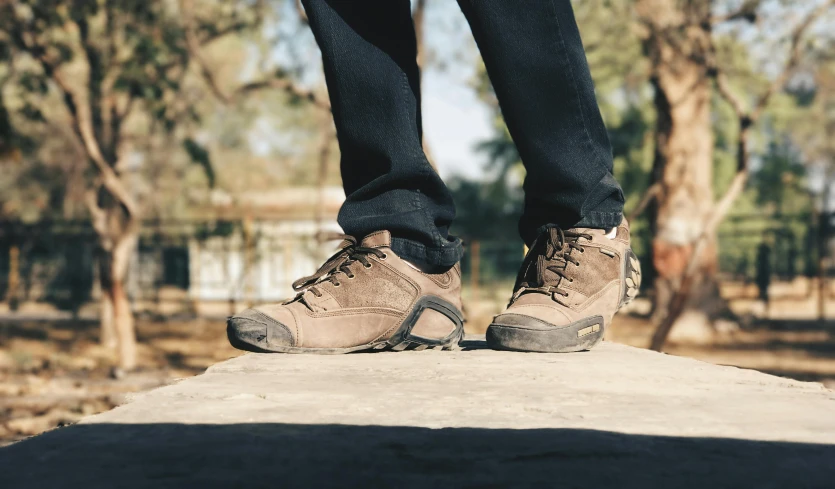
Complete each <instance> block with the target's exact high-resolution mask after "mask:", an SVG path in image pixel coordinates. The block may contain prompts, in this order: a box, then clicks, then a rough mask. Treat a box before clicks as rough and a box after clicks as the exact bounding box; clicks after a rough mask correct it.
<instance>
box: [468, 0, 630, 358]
mask: <svg viewBox="0 0 835 489" xmlns="http://www.w3.org/2000/svg"><path fill="white" fill-rule="evenodd" d="M459 4H460V5H461V8H462V10H463V11H464V14H465V15H466V16H467V19H468V20H469V22H470V26H471V27H472V30H473V35H474V36H475V39H476V42H477V43H478V46H479V48H480V49H481V54H482V57H483V58H484V64H485V66H486V67H487V73H488V74H489V75H490V80H491V81H492V82H493V87H494V88H495V90H496V95H497V96H498V99H499V103H500V104H501V108H502V113H503V115H504V118H505V121H506V122H507V127H508V129H509V130H510V134H511V136H513V140H514V141H515V142H516V146H517V147H518V149H519V154H520V155H521V157H522V162H523V163H524V164H525V168H526V169H527V172H528V175H527V177H526V179H525V210H524V213H523V215H522V219H521V220H520V223H519V231H520V234H521V235H522V239H524V240H525V243H527V244H528V246H530V250H529V251H528V254H527V256H526V257H525V260H524V262H523V264H522V267H521V269H520V271H519V275H518V277H517V280H516V285H515V287H514V291H513V296H512V297H511V300H510V303H509V304H508V307H507V308H506V309H505V311H504V312H503V313H502V314H499V315H498V316H496V317H495V318H494V319H493V322H492V323H491V324H490V326H489V327H488V329H487V342H488V344H489V345H490V346H492V347H494V348H499V349H510V350H524V351H541V352H571V351H579V350H585V349H589V348H591V347H592V346H594V345H595V344H597V343H598V342H599V341H600V340H601V339H602V338H603V334H604V331H605V327H606V326H607V325H608V324H609V323H610V321H611V319H612V316H613V315H614V314H615V312H616V311H617V310H618V309H619V308H620V307H621V306H623V305H624V304H626V303H628V302H629V301H631V300H632V299H633V298H634V297H635V294H636V293H637V290H638V288H639V287H640V278H641V277H640V268H639V266H638V261H637V259H636V258H635V255H634V253H632V250H631V249H630V238H629V226H628V224H627V223H626V222H625V221H623V217H622V214H623V191H622V190H621V188H620V186H619V185H618V183H617V181H615V178H614V176H613V175H612V152H611V147H610V145H609V138H608V136H607V134H606V128H605V127H604V126H603V120H602V118H601V116H600V111H599V109H598V107H597V101H596V100H595V96H594V86H593V84H592V80H591V74H590V73H589V67H588V63H587V62H586V57H585V53H584V52H583V45H582V42H581V41H580V33H579V31H578V29H577V25H576V22H575V20H574V13H573V12H572V10H571V2H570V0H515V1H513V2H509V1H506V0H459ZM612 228H616V229H612ZM610 230H611V231H610Z"/></svg>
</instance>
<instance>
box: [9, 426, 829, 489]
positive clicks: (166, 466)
mask: <svg viewBox="0 0 835 489" xmlns="http://www.w3.org/2000/svg"><path fill="white" fill-rule="evenodd" d="M834 460H835V446H833V445H815V444H805V443H788V442H759V441H750V440H735V439H725V438H683V437H681V438H680V437H666V436H647V435H628V434H621V433H613V432H605V431H594V430H576V429H530V430H510V429H481V428H446V429H438V430H433V429H428V428H412V427H385V426H346V425H293V424H232V425H198V424H195V425H187V424H138V425H126V424H89V425H75V426H71V427H67V428H62V429H59V430H56V431H52V432H49V433H46V434H44V435H41V436H38V437H36V438H31V439H28V440H25V441H22V442H19V443H17V444H14V445H11V446H9V447H6V448H2V449H0V486H1V487H3V488H5V489H18V488H41V487H43V488H47V487H48V488H83V489H95V488H113V487H119V488H140V487H142V488H145V487H151V488H169V487H177V488H181V487H189V488H191V487H195V488H214V487H247V488H249V487H258V488H260V487H264V488H271V489H273V488H287V487H291V488H293V487H398V488H400V487H472V488H487V487H559V488H569V487H589V488H601V487H617V488H633V487H635V488H638V487H640V488H642V489H646V488H653V487H663V488H690V487H692V488H705V487H707V488H710V489H717V488H726V487H727V488H743V487H757V488H783V487H785V488H812V487H815V488H817V487H820V488H823V487H828V488H831V487H833V484H835V464H834V463H833V461H834Z"/></svg>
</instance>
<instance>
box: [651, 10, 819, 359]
mask: <svg viewBox="0 0 835 489" xmlns="http://www.w3.org/2000/svg"><path fill="white" fill-rule="evenodd" d="M760 3H761V2H760V1H759V0H750V1H746V2H744V3H743V4H742V5H741V6H740V7H739V9H737V10H735V11H732V12H729V13H728V14H726V15H723V16H714V15H713V14H712V11H711V2H708V1H704V0H688V1H681V2H676V1H673V0H639V1H638V2H637V4H636V8H637V12H638V16H639V19H640V23H641V26H642V28H643V42H644V47H645V50H646V52H647V53H648V55H649V59H650V62H651V66H652V75H651V82H652V85H653V87H654V88H655V109H656V113H657V118H658V119H657V127H656V132H655V145H656V150H655V161H654V165H653V172H652V177H653V182H654V183H653V185H652V186H651V188H650V191H649V198H648V199H647V200H646V201H645V202H642V204H646V203H647V202H648V201H649V200H654V203H653V205H652V209H651V211H652V216H651V222H652V227H653V231H654V235H655V238H654V241H653V246H652V251H653V264H654V267H655V269H656V271H657V275H658V277H657V281H656V293H657V297H656V311H657V316H656V318H655V319H656V321H657V324H658V328H657V330H656V332H655V334H654V336H653V340H652V343H651V348H653V349H655V350H660V349H661V348H662V347H663V345H664V342H665V341H666V339H667V337H668V335H669V333H670V331H671V329H672V328H673V326H674V325H675V323H676V321H677V320H679V319H680V318H681V316H682V314H683V313H684V312H685V311H687V310H690V311H692V313H693V314H694V315H697V316H701V317H702V318H703V320H704V321H705V322H706V323H709V322H710V321H711V320H712V318H713V317H715V316H716V315H717V314H718V313H720V312H721V309H722V308H723V307H724V302H723V301H721V300H720V296H719V289H718V283H717V281H716V277H715V275H716V272H717V250H716V230H717V228H718V226H719V224H720V223H721V221H722V219H723V218H724V217H725V215H726V214H727V213H728V211H729V210H730V208H731V206H732V204H733V202H734V201H735V200H736V198H737V197H738V196H739V195H740V193H741V192H742V191H743V189H744V187H745V182H746V181H747V178H748V173H749V160H750V155H749V139H750V133H751V128H752V126H753V125H754V124H755V123H756V122H757V121H758V120H759V119H760V117H761V116H762V114H763V113H764V111H765V109H766V108H767V106H768V103H769V102H770V100H771V98H772V97H773V96H774V94H775V93H777V92H779V91H780V90H782V89H783V87H784V86H785V84H786V82H787V81H788V79H789V77H790V76H791V74H792V73H793V70H794V69H795V67H796V66H797V63H798V62H799V60H800V57H801V54H802V43H801V41H802V39H803V37H804V35H805V34H806V32H807V31H808V29H809V27H810V26H811V25H812V23H813V22H814V21H815V20H816V19H817V18H819V17H820V16H821V15H823V14H824V13H825V12H826V11H827V9H829V8H830V7H832V5H835V1H832V0H828V1H826V2H825V3H823V4H821V5H820V6H819V7H817V8H815V9H814V10H813V11H812V12H810V13H809V14H808V15H807V16H806V17H805V18H804V19H803V20H802V21H801V22H800V23H799V24H798V25H797V26H796V27H795V28H794V29H793V30H792V32H791V33H790V35H789V40H788V41H789V44H790V49H789V54H788V56H787V60H786V62H785V64H784V66H783V68H782V69H781V71H780V73H779V74H778V75H777V76H776V77H775V78H774V79H773V81H772V82H771V84H770V85H769V86H768V88H767V89H766V90H765V91H764V92H763V93H761V94H759V95H757V96H755V97H754V102H753V103H752V104H751V107H750V108H749V107H748V104H747V102H746V100H745V99H744V98H742V97H740V96H738V95H737V94H735V93H734V91H733V90H732V89H731V87H730V84H729V82H728V80H727V78H728V74H727V73H726V72H725V70H724V69H723V67H722V66H720V65H719V64H718V62H717V56H716V44H715V42H716V41H715V38H714V35H713V28H714V26H715V25H716V24H717V23H719V22H733V21H749V22H753V21H754V20H756V16H757V11H758V9H759V7H760ZM714 86H715V88H716V90H717V91H718V93H719V94H720V95H721V97H722V98H723V99H724V100H725V101H726V102H727V103H729V104H730V106H731V107H732V108H733V110H734V113H735V114H736V117H737V119H738V124H739V132H738V136H737V142H736V146H737V150H736V160H737V171H736V174H735V176H734V178H733V180H732V182H731V185H730V187H729V188H728V190H727V191H726V192H725V194H724V195H723V196H722V197H721V198H720V199H719V200H718V201H715V200H714V196H713V190H712V184H713V182H712V177H713V175H712V166H713V135H712V130H711V96H712V94H713V90H714Z"/></svg>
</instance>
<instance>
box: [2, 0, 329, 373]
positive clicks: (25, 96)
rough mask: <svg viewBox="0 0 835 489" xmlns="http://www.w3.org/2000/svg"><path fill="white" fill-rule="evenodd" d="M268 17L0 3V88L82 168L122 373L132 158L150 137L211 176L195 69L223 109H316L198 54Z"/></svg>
mask: <svg viewBox="0 0 835 489" xmlns="http://www.w3.org/2000/svg"><path fill="white" fill-rule="evenodd" d="M266 14H267V10H266V8H265V4H264V2H263V1H252V2H248V1H247V2H244V1H234V0H205V1H202V0H198V1H197V3H196V4H195V2H194V0H183V1H182V2H180V3H179V4H178V3H175V2H170V1H164V0H160V1H139V0H128V1H115V0H96V1H75V0H64V1H62V0H19V1H11V0H7V1H4V2H0V55H2V58H0V59H2V60H4V63H3V64H4V65H5V66H6V67H7V68H6V71H7V72H8V74H7V75H6V77H5V78H4V79H3V83H4V84H15V85H16V87H14V88H15V89H16V92H17V94H18V95H19V102H18V104H17V107H16V110H17V112H19V113H20V115H21V116H22V117H21V119H23V120H25V121H26V123H28V124H39V125H41V127H44V128H46V127H51V128H55V127H66V128H68V130H67V131H65V133H66V136H67V140H68V144H69V145H70V147H74V148H77V149H78V153H79V154H80V155H83V156H82V158H83V159H84V160H87V161H88V162H89V170H83V171H81V172H80V174H81V176H82V177H83V178H84V181H85V182H86V185H87V190H86V191H85V195H86V199H85V200H86V203H87V207H88V210H89V212H90V214H91V216H92V218H93V220H92V222H93V227H94V230H95V232H96V235H97V237H98V246H99V248H100V258H99V263H100V271H99V278H100V281H101V289H102V318H101V319H102V321H101V322H102V341H103V342H104V343H105V344H107V345H111V346H114V345H115V346H118V351H119V357H120V362H121V366H122V367H123V368H125V369H130V368H133V367H134V366H135V365H136V346H135V332H134V327H133V317H132V313H131V310H130V305H129V303H128V298H127V293H126V291H125V278H126V274H127V271H128V266H129V263H130V260H131V255H132V254H133V252H134V250H135V248H136V243H137V239H138V232H139V226H140V217H141V206H140V203H139V202H138V199H137V193H138V182H137V179H136V178H134V177H133V176H132V175H131V173H135V171H136V169H137V167H138V166H141V161H142V153H141V152H140V151H141V150H143V149H146V147H147V145H148V144H150V142H152V141H153V140H154V139H155V138H158V137H176V138H178V139H179V140H180V141H181V144H182V148H183V149H184V151H185V153H186V154H187V155H188V156H189V157H190V158H191V160H193V161H194V162H195V163H197V164H198V165H200V166H201V167H202V168H203V169H204V171H205V173H206V175H207V177H208V180H209V182H210V183H211V181H212V176H213V167H212V161H211V158H210V154H209V152H208V151H207V150H206V148H205V147H203V145H202V144H201V143H200V142H199V141H198V139H197V138H195V137H194V136H193V128H194V125H195V124H196V123H197V122H199V121H200V120H201V114H200V113H199V112H198V107H199V104H197V103H192V102H193V96H194V91H195V85H194V83H193V82H192V81H191V80H192V78H194V77H193V76H191V75H192V74H194V73H195V72H196V73H197V74H198V75H199V77H200V78H201V79H202V80H203V83H204V86H205V87H207V89H208V90H209V91H210V92H211V93H212V94H214V95H215V97H216V98H217V99H218V100H220V101H221V102H222V103H224V104H233V103H238V102H241V101H243V100H244V99H245V98H246V97H247V96H249V94H251V93H254V92H256V91H260V90H262V89H265V88H269V89H276V90H282V91H283V92H285V93H287V94H288V96H292V97H294V98H297V99H302V100H306V101H310V102H313V103H318V99H317V98H316V97H315V96H314V95H313V94H312V93H311V92H307V91H305V90H302V89H299V88H298V87H297V85H296V84H295V83H293V82H292V80H291V79H290V78H289V76H288V74H287V73H285V72H283V71H282V70H278V69H276V70H273V71H270V72H267V73H255V74H250V76H248V77H246V80H245V81H241V78H240V77H239V79H238V80H235V82H236V83H235V85H234V86H230V85H231V83H230V84H228V85H225V84H224V83H223V82H221V81H220V79H219V77H218V76H217V74H216V73H215V72H214V71H213V70H212V68H211V66H210V64H209V62H208V61H207V59H206V58H205V57H204V49H205V48H206V47H207V46H209V45H210V44H213V43H216V42H219V41H220V40H222V39H224V38H227V37H229V36H239V35H242V34H244V33H247V32H253V33H257V32H259V28H260V26H262V24H263V20H264V16H265V15H266ZM4 91H5V90H4ZM198 91H199V90H198ZM0 100H3V99H2V98H0ZM0 107H5V104H0ZM3 112H8V111H7V110H6V109H4V110H3V111H0V129H2V131H3V132H2V133H0V136H2V137H3V140H2V142H3V146H4V154H10V153H11V154H14V153H15V151H19V150H20V148H21V146H22V144H21V141H20V140H19V138H16V137H15V134H16V133H15V129H14V128H11V129H10V128H9V127H6V126H7V125H8V124H6V125H4V124H3V121H4V120H5V121H8V120H9V119H10V118H9V117H7V116H4V114H3ZM10 145H12V149H11V150H10V149H9V146H10ZM69 155H70V156H72V154H69Z"/></svg>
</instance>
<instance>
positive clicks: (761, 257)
mask: <svg viewBox="0 0 835 489" xmlns="http://www.w3.org/2000/svg"><path fill="white" fill-rule="evenodd" d="M833 217H835V216H833V215H832V214H830V215H827V216H823V217H815V216H771V217H761V216H736V217H730V218H729V219H728V220H727V221H726V222H725V223H724V224H723V225H722V228H721V230H720V235H719V242H720V248H719V249H720V255H719V266H720V271H721V274H722V277H723V278H724V279H727V280H736V281H745V282H755V281H756V280H758V277H759V278H760V279H761V278H762V275H763V274H764V273H765V274H767V275H768V276H769V278H770V279H771V280H790V279H792V278H794V277H797V276H810V277H816V276H819V275H820V276H827V277H831V276H832V275H833V269H832V266H833V263H832V261H831V260H827V257H828V256H832V247H833V239H832V236H833V234H832V230H833V229H835V220H834V219H833ZM317 226H318V224H316V223H313V222H299V221H257V220H255V221H252V220H247V221H244V220H241V221H231V220H227V221H165V222H162V221H149V222H146V223H144V225H143V227H142V231H141V236H140V240H139V244H138V248H137V253H135V258H134V262H133V263H132V264H131V273H130V280H129V283H128V291H129V294H130V297H131V300H132V301H133V303H134V305H135V308H136V310H137V311H143V310H148V311H155V312H158V313H161V314H166V313H168V314H177V313H188V314H201V313H203V312H205V311H214V312H215V313H224V312H227V311H228V310H231V309H234V307H236V306H237V305H239V304H240V303H242V302H243V303H256V302H266V301H271V300H278V299H281V298H284V297H287V296H289V295H290V294H291V293H292V290H291V289H290V287H289V284H290V283H291V282H292V281H293V280H294V279H296V278H298V277H299V276H302V275H305V274H308V273H311V272H312V271H314V270H315V268H316V266H318V264H319V263H321V261H322V260H323V259H324V258H326V257H327V256H328V255H329V254H330V253H331V252H332V250H333V248H334V244H333V243H321V242H319V241H318V240H317V239H316V237H315V234H316V231H317V229H318V227H317ZM633 239H634V240H635V242H636V243H635V246H636V249H637V251H638V253H639V254H640V255H642V260H645V261H647V262H648V260H649V256H648V253H647V250H648V249H649V240H650V236H649V235H648V230H647V229H646V227H640V226H636V227H635V236H634V237H633ZM465 243H466V248H467V252H466V254H465V257H464V260H463V262H462V269H463V271H464V276H465V277H464V280H465V287H470V288H478V287H479V286H485V285H490V284H496V283H504V284H506V283H507V282H512V281H513V279H514V277H515V275H516V272H517V270H518V267H519V265H520V264H521V262H522V258H523V246H522V244H521V242H519V241H518V240H517V239H516V238H515V236H513V237H510V238H509V239H507V240H504V241H478V240H472V239H466V237H465ZM96 249H97V248H96V239H95V234H94V232H93V229H92V227H91V226H90V224H89V223H87V222H82V221H78V222H67V221H61V222H59V221H50V222H39V223H36V224H22V223H18V222H0V299H2V300H3V302H4V303H5V304H6V307H7V309H15V308H16V307H18V306H20V305H21V304H45V305H49V306H50V307H53V308H56V309H59V310H68V311H78V310H79V309H80V308H82V307H84V306H85V305H86V304H90V303H94V302H95V299H96V297H97V295H98V293H99V291H98V289H97V279H96V274H97V272H96V270H97V267H96V260H97V252H96ZM649 265H650V264H649V263H644V268H645V270H649ZM821 267H823V268H821ZM212 307H214V309H212Z"/></svg>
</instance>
